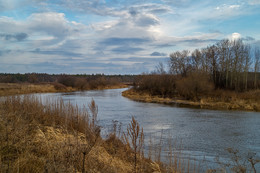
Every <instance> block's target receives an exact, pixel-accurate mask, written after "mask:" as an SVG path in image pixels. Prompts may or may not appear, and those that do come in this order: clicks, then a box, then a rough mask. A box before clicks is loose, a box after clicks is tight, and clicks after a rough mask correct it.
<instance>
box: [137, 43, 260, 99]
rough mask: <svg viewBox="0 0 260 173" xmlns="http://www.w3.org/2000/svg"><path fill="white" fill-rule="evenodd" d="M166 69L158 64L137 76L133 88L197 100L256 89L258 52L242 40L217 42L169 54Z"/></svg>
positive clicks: (259, 78) (259, 79) (259, 75)
mask: <svg viewBox="0 0 260 173" xmlns="http://www.w3.org/2000/svg"><path fill="white" fill-rule="evenodd" d="M168 66H169V70H168V71H166V70H165V68H164V65H163V64H162V63H159V64H158V66H157V67H156V70H155V71H154V72H152V73H151V74H148V75H147V74H146V75H143V76H141V77H140V78H139V79H138V80H137V81H136V86H135V89H136V90H139V91H146V92H149V93H150V94H152V95H161V96H164V97H173V96H176V95H180V96H184V97H185V98H188V99H189V98H198V96H199V95H205V94H207V93H210V92H212V91H213V90H219V89H224V90H232V91H236V92H243V91H248V90H252V89H258V88H260V73H259V70H260V68H259V67H260V49H259V47H256V46H255V47H252V46H250V45H248V44H245V43H243V41H242V40H228V39H225V40H221V41H219V42H217V43H216V44H214V45H212V46H208V47H207V48H202V49H196V50H194V51H192V52H190V51H188V50H183V51H176V52H173V53H172V54H170V59H169V61H168Z"/></svg>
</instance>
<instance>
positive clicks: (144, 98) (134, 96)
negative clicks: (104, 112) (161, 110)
mask: <svg viewBox="0 0 260 173" xmlns="http://www.w3.org/2000/svg"><path fill="white" fill-rule="evenodd" d="M122 96H124V97H127V98H129V99H131V100H134V101H139V102H147V103H161V104H172V105H177V106H181V107H193V108H202V109H215V110H241V111H255V112H260V103H258V102H255V101H252V100H245V99H238V98H231V99H230V100H229V101H222V100H220V99H219V98H218V99H217V98H207V97H204V98H201V99H200V100H199V101H192V100H185V99H182V98H164V97H160V96H152V95H150V94H147V93H140V92H137V91H135V90H133V89H129V90H126V91H124V92H122Z"/></svg>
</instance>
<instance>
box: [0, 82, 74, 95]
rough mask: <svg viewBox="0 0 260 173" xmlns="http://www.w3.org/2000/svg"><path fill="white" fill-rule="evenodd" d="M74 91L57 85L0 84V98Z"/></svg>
mask: <svg viewBox="0 0 260 173" xmlns="http://www.w3.org/2000/svg"><path fill="white" fill-rule="evenodd" d="M71 91H75V89H73V88H71V87H65V86H64V85H62V84H58V83H45V84H28V83H0V96H6V95H17V94H28V93H46V92H71Z"/></svg>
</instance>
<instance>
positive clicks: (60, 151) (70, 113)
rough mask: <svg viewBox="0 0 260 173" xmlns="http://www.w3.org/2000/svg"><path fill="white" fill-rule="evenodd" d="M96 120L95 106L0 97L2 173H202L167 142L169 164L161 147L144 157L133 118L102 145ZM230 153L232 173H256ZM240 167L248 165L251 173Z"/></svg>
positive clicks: (252, 161)
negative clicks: (231, 156)
mask: <svg viewBox="0 0 260 173" xmlns="http://www.w3.org/2000/svg"><path fill="white" fill-rule="evenodd" d="M97 114H98V107H97V105H96V104H95V102H94V101H92V102H91V103H90V104H89V105H88V106H86V107H85V108H84V109H79V108H78V107H76V106H72V105H71V104H64V103H63V101H62V100H56V101H55V100H52V101H49V102H48V101H47V100H45V101H44V102H42V101H41V99H40V98H39V97H34V96H29V95H26V96H9V97H2V98H1V100H0V172H8V173H12V172H21V173H23V172H26V173H27V172H61V173H63V172H65V173H66V172H68V173H70V172H82V173H85V172H90V173H96V172H102V173H103V172H104V173H177V172H178V173H181V172H187V173H188V172H192V173H197V172H202V171H201V169H200V165H199V164H198V163H197V162H195V161H190V160H188V161H184V160H183V159H182V158H181V153H180V150H179V149H178V148H181V146H176V145H173V142H170V141H169V145H168V146H166V147H168V148H167V150H168V153H167V156H166V157H167V158H166V159H164V160H166V162H167V163H162V162H161V151H162V150H166V148H164V149H163V147H162V143H161V142H162V141H161V142H160V143H159V145H153V144H152V143H151V144H150V146H149V148H150V149H149V154H148V157H144V146H145V145H146V146H148V145H147V144H144V136H143V130H142V128H141V127H140V126H139V124H138V122H137V121H136V120H135V119H134V118H132V121H131V123H130V124H129V125H128V127H127V132H125V133H123V132H121V130H119V129H121V127H119V126H118V124H116V123H115V124H113V130H112V132H111V133H110V134H109V135H108V137H107V138H106V139H103V138H102V137H101V136H100V127H99V125H98V121H97ZM176 151H177V152H176ZM231 152H232V153H234V158H235V159H234V160H235V161H236V163H235V164H233V165H232V167H231V168H232V172H256V170H255V171H254V169H253V168H254V165H255V164H256V163H258V162H259V160H255V159H254V158H253V157H250V158H249V159H250V160H248V159H247V160H246V161H247V162H244V161H243V163H242V164H241V163H240V159H238V158H237V151H235V150H231ZM248 161H249V162H248ZM244 163H250V164H252V166H251V167H252V168H250V167H248V164H247V165H244ZM249 166H250V165H249ZM249 168H250V169H249ZM207 172H225V169H224V168H223V171H218V169H216V170H208V171H207Z"/></svg>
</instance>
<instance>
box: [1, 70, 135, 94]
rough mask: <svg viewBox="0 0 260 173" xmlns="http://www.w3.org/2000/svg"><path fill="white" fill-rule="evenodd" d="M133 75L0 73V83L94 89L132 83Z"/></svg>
mask: <svg viewBox="0 0 260 173" xmlns="http://www.w3.org/2000/svg"><path fill="white" fill-rule="evenodd" d="M134 77H135V76H134V75H104V74H92V75H87V74H77V75H69V74H45V73H26V74H19V73H17V74H8V73H0V83H34V84H39V83H52V84H54V85H55V87H57V88H59V87H63V86H67V87H73V88H78V89H82V90H84V89H96V88H98V87H104V86H109V85H117V84H122V83H132V82H133V81H134Z"/></svg>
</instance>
